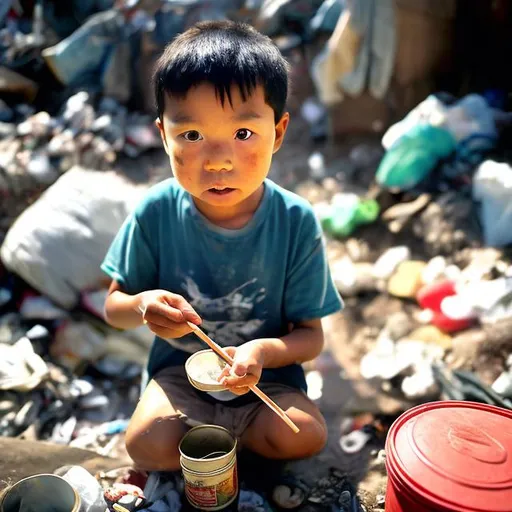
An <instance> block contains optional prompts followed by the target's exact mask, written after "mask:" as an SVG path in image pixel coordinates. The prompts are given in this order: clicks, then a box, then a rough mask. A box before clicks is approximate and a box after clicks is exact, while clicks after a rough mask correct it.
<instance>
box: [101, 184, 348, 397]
mask: <svg viewBox="0 0 512 512" xmlns="http://www.w3.org/2000/svg"><path fill="white" fill-rule="evenodd" d="M102 269H103V270H104V271H105V272H106V273H107V274H108V275H109V276H110V277H111V278H112V279H114V280H116V281H117V282H118V283H119V284H120V285H121V286H122V288H123V289H124V290H125V291H126V292H127V293H130V294H136V293H139V292H142V291H144V290H151V289H165V290H169V291H172V292H174V293H178V294H180V295H183V296H184V297H185V298H186V299H187V300H188V301H189V302H190V304H191V305H192V306H193V307H194V308H195V309H196V311H197V312H198V314H199V315H200V316H201V317H202V318H203V324H202V328H203V329H204V330H205V331H206V332H207V333H208V334H209V335H210V336H211V337H212V338H213V339H214V340H215V341H216V342H218V343H219V344H220V345H222V346H237V345H240V344H242V343H244V342H246V341H250V340H252V339H256V338H262V337H278V336H282V335H284V334H285V333H286V332H288V324H289V323H294V322H299V321H301V320H310V319H315V318H321V317H324V316H326V315H329V314H331V313H335V312H336V311H339V310H340V309H341V308H342V306H343V304H342V301H341V299H340V297H339V295H338V292H337V290H336V288H335V286H334V284H333V282H332V279H331V275H330V272H329V268H328V264H327V260H326V255H325V248H324V240H323V237H322V230H321V227H320V225H319V223H318V221H317V220H316V218H315V216H314V214H313V211H312V209H311V207H310V205H309V203H307V202H306V201H305V200H303V199H301V198H299V197H298V196H296V195H295V194H293V193H291V192H288V191H286V190H284V189H282V188H281V187H279V186H278V185H276V184H274V183H273V182H272V181H270V180H266V181H265V192H264V195H263V199H262V201H261V204H260V205H259V207H258V209H257V211H256V212H255V214H254V216H253V218H252V219H251V221H250V222H249V223H248V224H247V225H246V226H245V227H244V228H242V229H239V230H227V229H223V228H220V227H218V226H214V225H213V224H211V223H210V222H209V221H208V220H207V219H206V218H205V217H204V216H203V215H202V214H201V213H200V212H199V211H198V210H197V209H196V207H195V205H194V203H193V201H192V200H191V196H190V195H189V193H188V192H186V191H185V190H184V189H183V188H182V187H181V186H180V185H179V184H178V182H177V181H176V180H175V179H174V178H172V179H168V180H166V181H163V182H162V183H160V184H158V185H156V186H155V187H153V188H152V189H151V190H150V191H149V193H148V195H147V197H146V198H145V199H144V201H143V202H142V203H141V204H140V205H139V206H138V207H137V208H136V210H135V212H134V213H133V214H132V215H131V216H130V217H129V218H128V219H127V220H126V221H125V223H124V225H123V227H122V228H121V230H120V232H119V233H118V235H117V237H116V238H115V240H114V242H113V243H112V246H111V248H110V250H109V252H108V254H107V256H106V258H105V260H104V263H103V265H102ZM168 341H169V342H166V341H164V340H162V339H160V338H158V337H156V338H155V342H154V344H153V346H152V349H151V353H150V357H149V362H148V372H149V376H150V377H152V376H153V375H155V373H156V372H158V371H159V370H161V369H162V368H165V367H167V366H173V365H181V364H184V362H185V361H186V359H187V357H188V356H189V354H190V353H192V352H195V351H196V350H200V349H204V346H203V344H202V343H201V342H200V341H199V340H197V338H196V337H195V336H194V335H188V336H185V337H183V338H180V339H177V340H168ZM171 344H172V346H171ZM262 381H264V382H278V383H282V384H287V385H290V386H293V387H296V388H301V389H306V383H305V378H304V372H303V370H302V367H301V366H300V365H291V366H288V367H286V368H279V369H275V370H264V372H263V376H262Z"/></svg>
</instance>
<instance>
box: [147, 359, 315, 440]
mask: <svg viewBox="0 0 512 512" xmlns="http://www.w3.org/2000/svg"><path fill="white" fill-rule="evenodd" d="M154 380H155V381H156V382H157V383H158V385H159V386H160V387H161V388H162V389H163V391H164V392H165V394H166V395H167V398H168V399H169V403H170V404H171V406H172V407H173V409H174V410H175V411H176V412H177V413H178V414H179V416H180V419H181V420H182V421H184V422H185V423H186V424H187V425H189V426H190V427H195V426H197V425H204V424H207V425H219V426H221V427H224V428H226V429H227V430H229V431H230V432H232V433H233V434H234V435H235V436H237V437H240V436H241V435H242V434H243V433H244V431H245V429H246V428H247V427H248V426H249V424H250V423H251V422H252V421H253V419H254V418H255V417H256V415H257V414H258V412H259V411H260V409H261V407H267V406H266V405H265V404H264V403H263V402H262V401H261V400H260V399H259V398H258V397H257V396H256V395H254V394H253V393H251V392H249V394H248V395H244V401H243V404H242V405H234V404H232V403H231V402H230V401H226V402H219V401H216V400H214V399H213V398H212V397H210V396H209V395H207V394H206V393H203V392H201V391H198V390H196V389H195V388H194V387H193V386H192V384H190V382H189V380H188V378H187V375H186V373H185V368H184V367H183V366H173V367H169V368H165V369H163V370H161V371H160V372H158V373H157V374H156V375H155V377H154ZM258 387H259V388H260V389H261V390H262V391H264V392H265V393H266V394H267V395H269V396H270V397H271V398H272V400H274V401H275V402H276V403H277V404H278V405H279V401H280V399H281V398H283V397H284V396H289V395H294V396H300V397H302V398H303V397H305V396H307V395H306V394H305V393H304V392H303V391H301V390H300V389H295V388H292V387H290V386H285V385H283V384H273V383H263V382H262V383H260V384H258ZM236 401H237V402H239V400H238V399H237V400H236Z"/></svg>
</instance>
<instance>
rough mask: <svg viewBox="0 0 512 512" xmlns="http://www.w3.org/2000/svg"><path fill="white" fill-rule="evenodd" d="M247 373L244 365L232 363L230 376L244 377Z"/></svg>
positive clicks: (247, 369) (247, 370)
mask: <svg viewBox="0 0 512 512" xmlns="http://www.w3.org/2000/svg"><path fill="white" fill-rule="evenodd" d="M248 373H249V368H248V365H247V364H246V363H239V362H237V361H234V364H233V367H232V369H231V372H230V374H231V375H233V376H236V377H244V376H245V375H247V374H248Z"/></svg>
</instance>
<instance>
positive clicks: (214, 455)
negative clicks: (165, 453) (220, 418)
mask: <svg viewBox="0 0 512 512" xmlns="http://www.w3.org/2000/svg"><path fill="white" fill-rule="evenodd" d="M236 446H237V442H236V438H235V437H234V436H233V435H231V434H230V432H229V431H228V430H226V429H225V428H223V427H219V426H216V425H200V426H198V427H194V428H192V429H191V430H189V432H187V434H185V436H184V437H183V439H182V440H181V443H180V446H179V449H180V464H181V469H182V472H183V477H184V480H185V495H186V497H187V500H188V502H189V503H190V504H191V505H192V506H193V507H195V508H197V509H199V510H207V511H216V510H222V509H224V508H226V507H228V506H229V505H231V504H232V503H233V502H234V501H235V500H236V499H237V498H238V474H237V462H236Z"/></svg>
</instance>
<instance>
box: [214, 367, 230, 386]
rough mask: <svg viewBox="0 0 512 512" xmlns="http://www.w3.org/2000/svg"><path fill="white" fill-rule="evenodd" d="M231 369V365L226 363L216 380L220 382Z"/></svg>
mask: <svg viewBox="0 0 512 512" xmlns="http://www.w3.org/2000/svg"><path fill="white" fill-rule="evenodd" d="M230 371H231V366H229V365H226V366H225V367H224V369H223V370H222V372H221V373H220V375H219V378H218V379H217V381H218V382H220V381H221V380H222V379H223V378H224V377H227V376H228V375H229V372H230Z"/></svg>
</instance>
